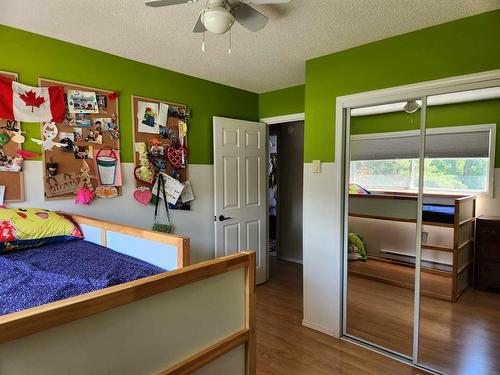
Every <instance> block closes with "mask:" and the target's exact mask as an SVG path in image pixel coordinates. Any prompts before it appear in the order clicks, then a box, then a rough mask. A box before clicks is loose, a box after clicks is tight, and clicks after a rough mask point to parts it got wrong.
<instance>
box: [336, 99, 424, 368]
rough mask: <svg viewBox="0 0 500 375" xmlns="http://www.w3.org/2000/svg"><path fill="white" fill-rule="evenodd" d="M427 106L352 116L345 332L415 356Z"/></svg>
mask: <svg viewBox="0 0 500 375" xmlns="http://www.w3.org/2000/svg"><path fill="white" fill-rule="evenodd" d="M420 107H421V100H418V101H417V100H408V101H406V100H405V101H401V102H398V103H387V104H384V105H378V106H374V107H365V108H356V109H352V110H351V111H350V119H349V126H348V131H347V133H348V134H347V135H346V141H347V146H346V156H347V157H346V159H347V162H346V167H345V169H346V181H347V182H348V183H346V199H345V205H346V209H345V212H346V218H345V223H346V230H345V235H346V236H347V238H348V239H347V241H346V246H345V247H346V248H345V254H344V258H345V264H344V270H345V273H346V275H345V278H344V279H345V281H346V288H345V293H344V314H345V316H344V333H345V334H346V335H347V336H349V337H351V338H355V339H357V340H359V341H363V342H367V343H369V344H371V345H374V346H377V347H379V348H381V349H384V350H387V351H390V352H394V353H397V354H399V355H401V356H404V357H407V358H409V359H411V358H412V356H413V332H414V324H413V322H414V312H415V311H414V300H415V259H416V258H415V257H416V253H417V252H416V249H417V246H416V245H417V241H416V239H417V214H418V209H417V207H418V206H417V203H418V194H417V193H418V183H419V158H420V154H419V152H420V149H421V131H420V125H421V109H420Z"/></svg>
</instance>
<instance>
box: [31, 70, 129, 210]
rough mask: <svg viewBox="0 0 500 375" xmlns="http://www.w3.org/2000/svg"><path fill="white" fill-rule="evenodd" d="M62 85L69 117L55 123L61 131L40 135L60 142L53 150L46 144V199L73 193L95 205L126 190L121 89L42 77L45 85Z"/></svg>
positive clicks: (79, 200) (41, 83)
mask: <svg viewBox="0 0 500 375" xmlns="http://www.w3.org/2000/svg"><path fill="white" fill-rule="evenodd" d="M57 85H59V86H61V85H62V86H63V87H64V92H65V94H66V102H65V104H66V108H65V112H64V120H63V121H62V122H60V123H55V124H54V126H55V131H56V133H57V135H56V136H54V135H53V132H52V130H51V132H50V134H49V133H47V132H46V135H44V134H42V137H41V138H42V139H40V140H38V141H40V142H42V144H44V143H47V138H46V136H48V137H52V138H53V139H51V140H52V141H53V143H54V144H53V145H52V144H51V146H52V148H51V150H48V149H44V150H42V157H43V164H44V166H45V168H44V176H43V182H44V185H43V186H44V188H45V199H48V200H52V199H73V200H74V201H75V204H85V205H87V204H92V205H93V204H98V203H97V201H98V200H99V199H100V198H106V199H111V198H114V197H117V196H120V195H121V194H122V188H121V185H122V181H121V162H120V132H119V129H120V126H119V117H118V113H119V111H118V95H117V94H116V93H115V92H114V91H110V90H103V89H98V88H92V87H86V86H82V85H79V84H73V83H67V82H59V81H53V80H49V79H43V78H40V79H39V86H40V87H52V86H57ZM42 126H43V124H42ZM50 129H52V125H51V127H50ZM50 129H49V130H50ZM109 129H111V132H110V130H109ZM110 133H113V136H111V134H110ZM109 150H111V152H109Z"/></svg>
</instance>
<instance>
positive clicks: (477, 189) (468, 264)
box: [418, 87, 500, 374]
mask: <svg viewBox="0 0 500 375" xmlns="http://www.w3.org/2000/svg"><path fill="white" fill-rule="evenodd" d="M499 121H500V88H498V87H497V88H489V89H483V90H474V91H468V92H461V93H450V94H446V95H439V96H429V97H428V108H427V121H426V124H427V129H426V142H425V146H426V147H425V163H424V166H425V171H424V176H425V178H424V186H425V189H424V192H425V195H424V202H423V203H424V204H423V210H422V217H423V227H422V232H423V236H422V242H423V243H422V262H421V272H420V330H419V331H420V332H419V340H418V341H419V346H418V347H419V350H418V363H419V364H420V365H422V366H425V367H428V368H432V369H434V370H437V371H440V372H443V373H448V374H499V373H500V356H499V355H498V354H499V353H500V293H499V290H500V289H499V288H500V276H499V275H500V247H499V243H500V219H499V218H498V217H499V216H500V200H499V198H498V197H499V195H498V194H499V192H498V190H497V192H496V193H495V191H494V190H495V187H496V186H497V185H498V182H497V181H496V180H495V168H496V167H500V162H498V160H500V158H498V157H497V158H495V148H496V143H497V137H496V127H497V123H498V122H499ZM496 160H497V161H496ZM497 177H498V173H497Z"/></svg>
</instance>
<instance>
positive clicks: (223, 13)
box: [145, 0, 290, 34]
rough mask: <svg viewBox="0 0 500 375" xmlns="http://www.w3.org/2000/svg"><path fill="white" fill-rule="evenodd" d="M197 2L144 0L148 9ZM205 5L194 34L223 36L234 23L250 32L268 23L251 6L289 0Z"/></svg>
mask: <svg viewBox="0 0 500 375" xmlns="http://www.w3.org/2000/svg"><path fill="white" fill-rule="evenodd" d="M197 1H198V0H146V1H145V3H146V5H147V6H150V7H164V6H169V5H177V4H188V3H195V2H197ZM206 2H207V5H206V7H205V9H203V10H202V11H201V13H200V15H199V16H198V20H197V21H196V24H195V26H194V29H193V32H194V33H204V32H205V31H209V32H211V33H214V34H224V33H226V32H227V31H229V30H230V29H231V27H232V26H233V24H234V22H235V21H236V22H238V23H240V24H241V25H242V26H244V27H245V28H247V29H248V30H250V31H259V30H260V29H262V28H264V27H265V26H266V24H267V22H268V21H269V18H267V17H266V16H265V15H263V14H262V13H260V12H259V11H258V10H257V9H255V8H253V7H252V6H251V5H252V4H254V5H261V4H285V3H289V2H290V0H206Z"/></svg>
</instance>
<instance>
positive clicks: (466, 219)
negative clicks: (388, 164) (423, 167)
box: [349, 193, 476, 301]
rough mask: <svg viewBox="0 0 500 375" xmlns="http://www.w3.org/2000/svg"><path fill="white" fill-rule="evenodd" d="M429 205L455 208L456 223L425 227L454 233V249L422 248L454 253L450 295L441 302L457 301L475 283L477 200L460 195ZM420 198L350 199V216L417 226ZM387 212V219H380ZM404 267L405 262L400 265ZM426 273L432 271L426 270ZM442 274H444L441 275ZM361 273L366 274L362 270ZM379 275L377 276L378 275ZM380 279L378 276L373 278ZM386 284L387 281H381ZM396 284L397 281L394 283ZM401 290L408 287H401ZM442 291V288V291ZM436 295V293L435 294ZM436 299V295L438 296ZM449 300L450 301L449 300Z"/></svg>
mask: <svg viewBox="0 0 500 375" xmlns="http://www.w3.org/2000/svg"><path fill="white" fill-rule="evenodd" d="M424 199H425V200H426V201H429V203H435V204H448V205H453V206H454V208H455V215H454V217H453V223H445V222H434V221H432V222H431V221H424V222H422V224H423V225H424V226H433V227H442V228H451V229H453V232H452V233H453V247H447V246H438V245H432V244H427V243H426V244H422V249H426V250H433V251H440V252H446V253H452V254H453V255H452V265H451V267H452V270H451V272H450V276H451V283H450V284H449V288H450V293H444V294H442V295H441V296H440V297H438V298H444V299H448V300H450V301H456V300H457V299H458V298H459V297H460V295H461V294H462V293H463V291H464V290H465V289H466V288H467V287H469V285H471V283H472V270H473V255H474V237H475V221H476V196H474V195H470V196H457V195H453V196H451V195H442V196H441V195H439V196H438V195H427V194H426V195H425V196H424ZM416 209H417V196H416V194H415V195H411V194H399V193H398V194H389V193H383V194H370V195H355V194H350V195H349V216H350V217H358V218H365V219H374V220H386V221H396V222H406V223H416V222H417V220H416V218H415V216H416ZM379 212H383V213H384V215H379V214H378V213H379ZM399 263H400V264H401V262H399ZM422 270H423V272H427V273H428V272H429V269H425V268H422ZM441 272H442V271H441ZM357 273H358V276H359V273H362V271H360V270H358V272H357ZM375 274H376V273H375ZM371 278H376V276H373V275H372V276H371ZM379 279H380V280H382V281H386V282H387V280H386V278H384V277H379ZM393 281H394V280H393ZM400 284H401V285H400V286H404V285H403V284H407V283H400ZM441 289H442V288H441ZM431 294H434V293H431ZM434 295H435V294H434ZM445 296H447V297H445Z"/></svg>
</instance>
